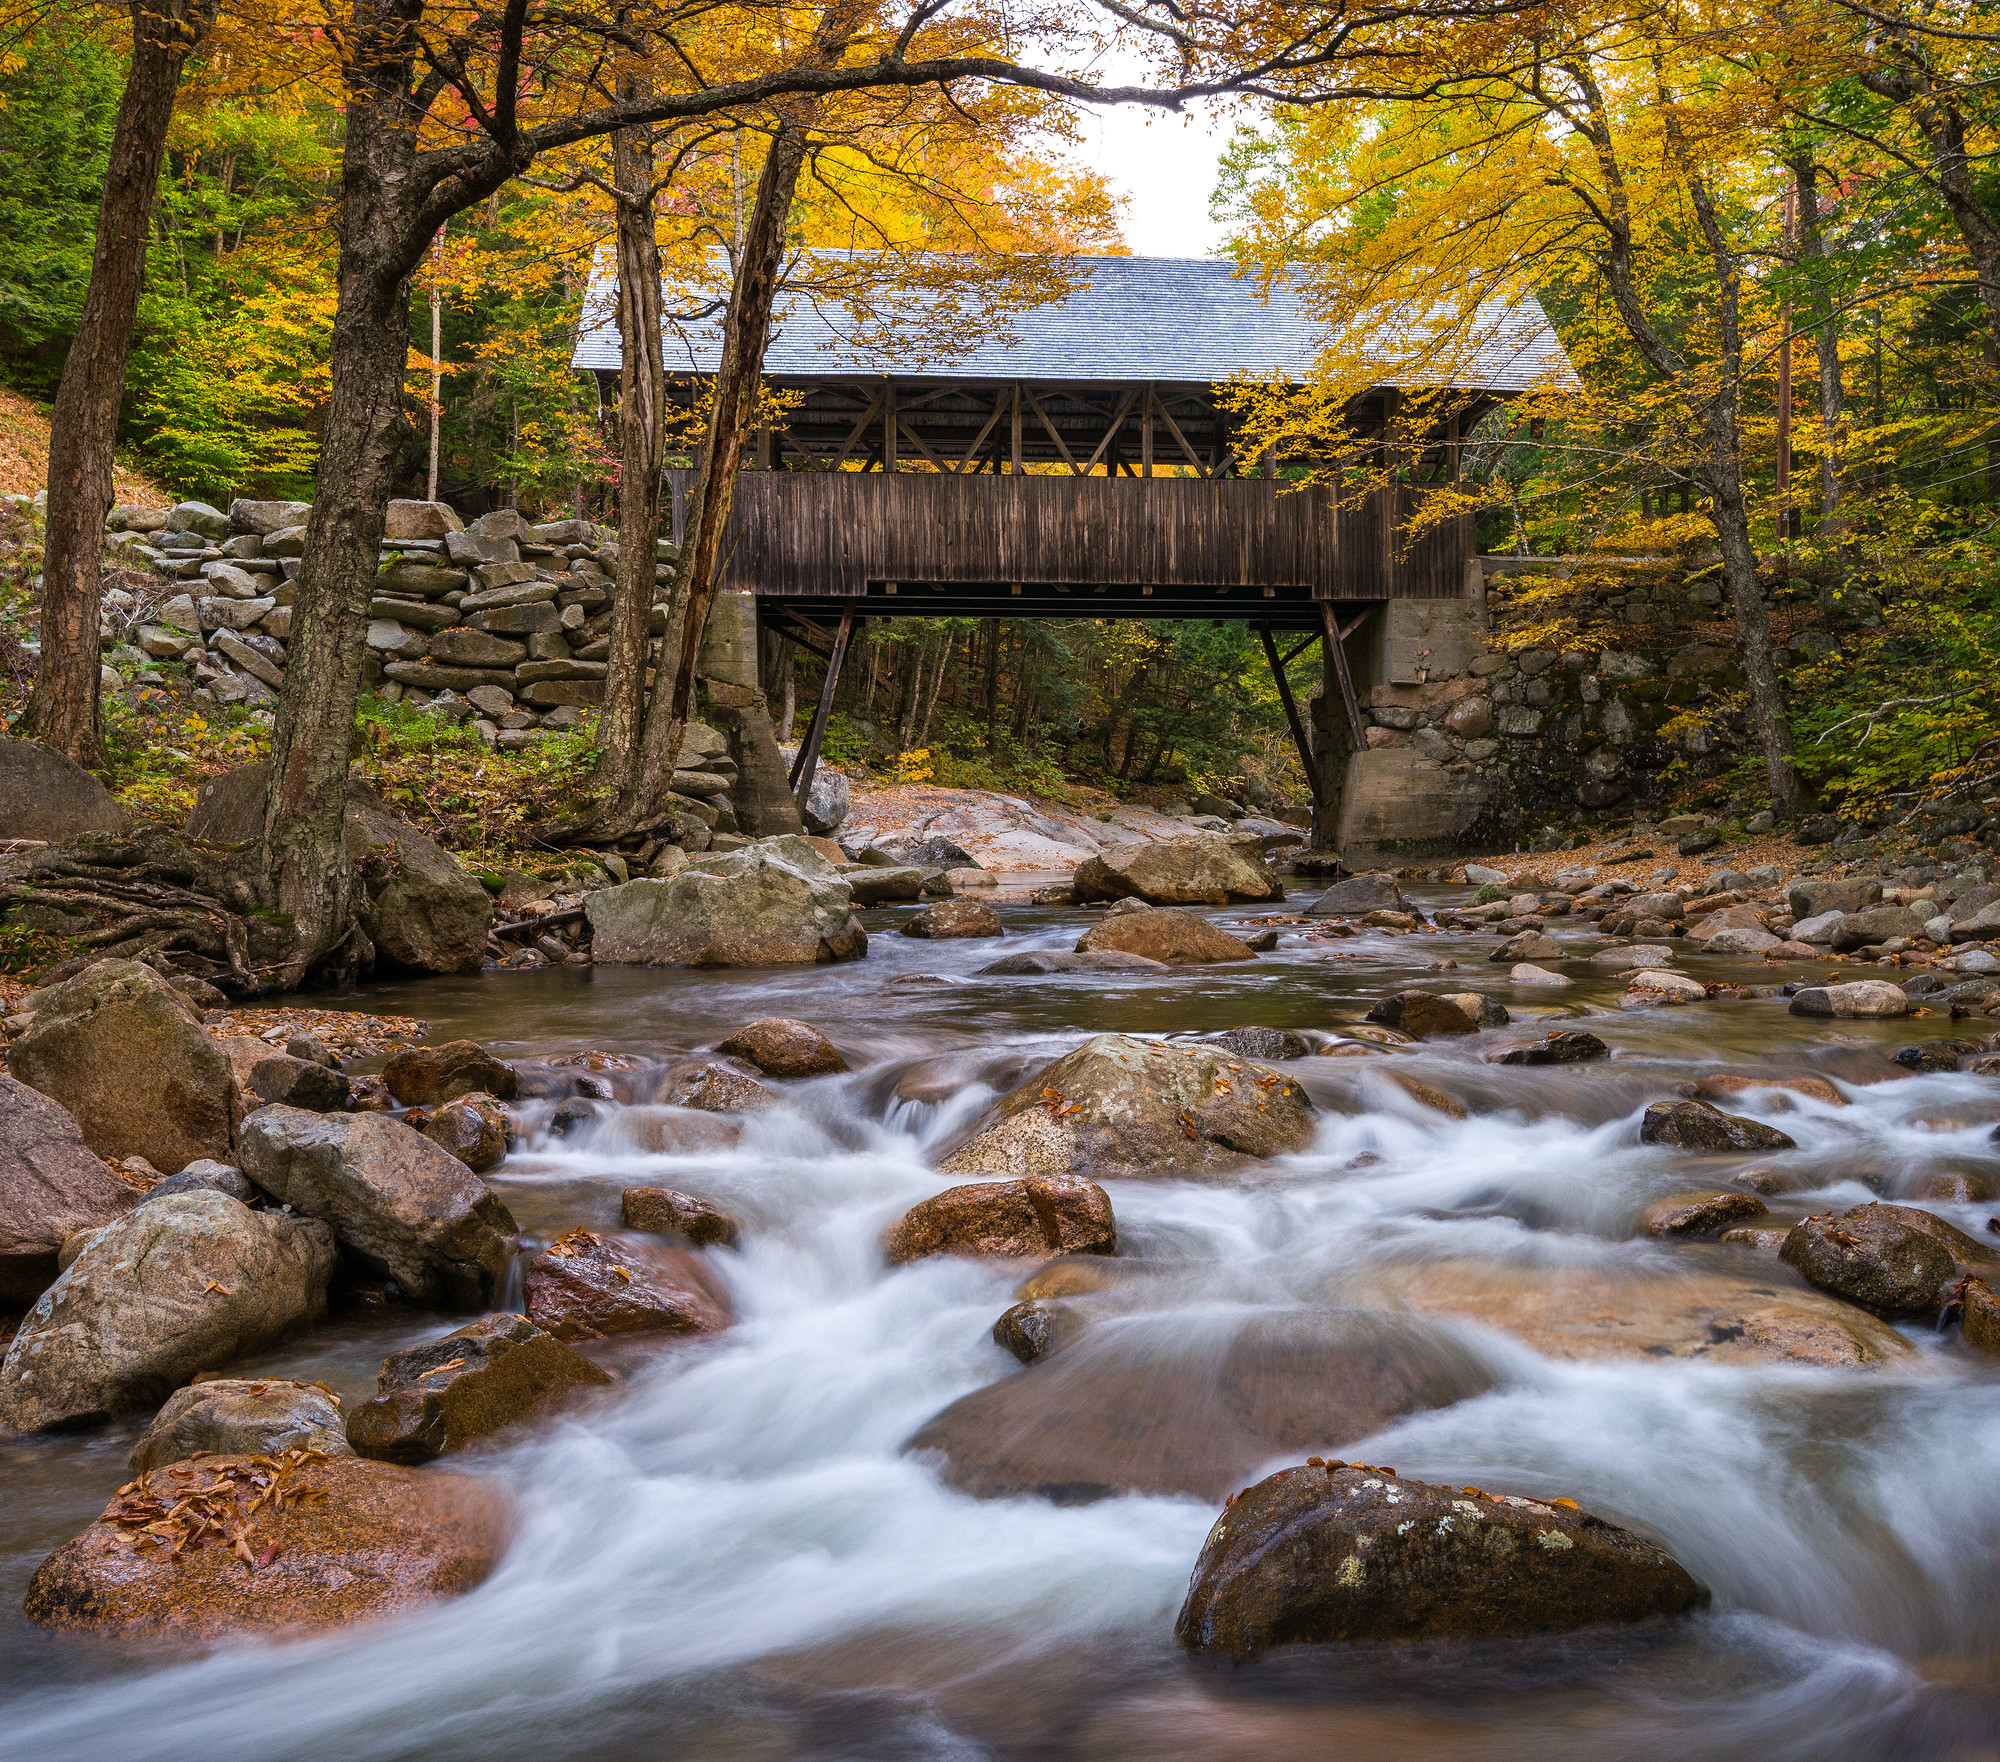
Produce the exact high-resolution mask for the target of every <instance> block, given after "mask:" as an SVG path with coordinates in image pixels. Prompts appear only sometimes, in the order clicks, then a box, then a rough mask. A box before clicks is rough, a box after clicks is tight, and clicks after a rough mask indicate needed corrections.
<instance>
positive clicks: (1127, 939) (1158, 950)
mask: <svg viewBox="0 0 2000 1762" xmlns="http://www.w3.org/2000/svg"><path fill="white" fill-rule="evenodd" d="M1076 952H1077V953H1078V954H1101V953H1105V952H1116V953H1119V954H1139V955H1144V956H1145V957H1146V958H1147V959H1148V960H1153V961H1164V962H1166V963H1167V964H1168V965H1170V966H1176V967H1181V966H1195V965H1199V964H1202V963H1204V962H1208V961H1247V960H1254V959H1255V958H1256V951H1255V950H1254V949H1252V948H1251V947H1250V945H1249V944H1248V943H1247V942H1245V941H1244V940H1243V939H1242V938H1241V937H1240V936H1232V935H1230V933H1229V932H1228V931H1227V930H1224V929H1222V928H1220V927H1219V926H1217V925H1215V924H1211V923H1210V922H1209V921H1208V920H1207V919H1206V918H1203V917H1198V916H1197V915H1196V914H1195V913H1193V912H1181V911H1172V910H1161V911H1146V912H1121V913H1117V914H1114V915H1112V916H1110V917H1107V918H1106V919H1105V920H1104V921H1103V923H1101V924H1093V925H1092V926H1091V927H1090V928H1089V929H1088V930H1086V931H1085V932H1084V934H1083V935H1082V936H1081V937H1079V938H1078V939H1077V944H1076Z"/></svg>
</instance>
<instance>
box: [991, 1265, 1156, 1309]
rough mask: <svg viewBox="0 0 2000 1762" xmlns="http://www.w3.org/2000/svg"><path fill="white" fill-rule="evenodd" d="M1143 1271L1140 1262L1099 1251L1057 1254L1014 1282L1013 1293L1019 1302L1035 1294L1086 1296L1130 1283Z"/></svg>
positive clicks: (1045, 1295) (1035, 1296) (1139, 1276)
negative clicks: (1114, 1257) (1116, 1257)
mask: <svg viewBox="0 0 2000 1762" xmlns="http://www.w3.org/2000/svg"><path fill="white" fill-rule="evenodd" d="M1145 1272H1146V1268H1145V1266H1144V1265H1143V1264H1142V1263H1141V1262H1139V1261H1134V1260H1112V1259H1109V1258H1107V1257H1106V1256H1104V1255H1101V1254H1059V1255H1057V1256H1056V1258H1055V1259H1054V1260H1052V1261H1050V1262H1048V1263H1047V1265H1045V1266H1040V1267H1037V1268H1036V1269H1035V1270H1034V1271H1033V1272H1032V1273H1030V1274H1029V1275H1028V1276H1027V1277H1026V1278H1025V1279H1023V1280H1022V1281H1021V1282H1020V1284H1018V1285H1016V1286H1015V1287H1014V1295H1015V1297H1016V1298H1017V1299H1019V1300H1020V1301H1022V1302H1026V1301H1027V1300H1029V1299H1030V1298H1038V1297H1089V1296H1092V1295H1094V1294H1095V1293H1097V1292H1099V1291H1115V1290H1117V1289H1118V1288H1119V1287H1120V1286H1121V1285H1129V1284H1130V1283H1131V1282H1132V1281H1133V1280H1134V1279H1138V1278H1142V1277H1144V1276H1145Z"/></svg>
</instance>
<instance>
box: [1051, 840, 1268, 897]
mask: <svg viewBox="0 0 2000 1762" xmlns="http://www.w3.org/2000/svg"><path fill="white" fill-rule="evenodd" d="M1070 886H1071V889H1072V891H1073V892H1074V893H1075V895H1076V897H1077V898H1078V899H1079V900H1084V901H1088V900H1094V899H1132V898H1135V899H1143V900H1145V901H1146V902H1147V903H1148V904H1150V905H1238V904H1244V903H1248V902H1250V901H1254V900H1265V899H1283V898H1284V896H1285V884H1284V883H1283V882H1282V881H1280V880H1277V879H1276V878H1275V877H1273V876H1272V874H1271V873H1270V871H1269V870H1268V869H1266V868H1265V867H1264V861H1263V851H1262V845H1261V843H1260V841H1259V840H1258V839H1257V838H1256V837H1254V836H1236V837H1232V836H1230V835H1229V834H1227V833H1219V832H1198V833H1194V834H1192V835H1190V836H1188V837H1186V838H1176V839H1172V840H1170V841H1168V842H1165V843H1160V844H1154V843H1146V844H1130V845H1122V846H1118V847H1116V848H1114V849H1112V850H1106V851H1100V852H1099V853H1098V854H1097V855H1096V856H1094V857H1089V858H1086V859H1085V860H1084V861H1083V862H1081V863H1079V864H1077V867H1076V874H1075V875H1074V877H1073V878H1072V879H1071V882H1070Z"/></svg>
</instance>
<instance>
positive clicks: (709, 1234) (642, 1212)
mask: <svg viewBox="0 0 2000 1762" xmlns="http://www.w3.org/2000/svg"><path fill="white" fill-rule="evenodd" d="M621 1204H622V1209H623V1212H624V1217H625V1222H626V1223H627V1224H628V1225H630V1226H631V1228H633V1229H635V1230H645V1231H647V1232H649V1233H650V1234H653V1235H656V1236H665V1235H676V1236H685V1237H686V1238H687V1239H688V1240H689V1241H690V1242H692V1243H693V1244H694V1245H695V1246H696V1247H697V1248H709V1247H716V1246H720V1247H724V1248H734V1247H735V1246H736V1237H737V1225H736V1220H735V1219H734V1218H733V1217H731V1216H730V1215H729V1214H728V1213H727V1212H726V1211H724V1210H723V1209H722V1208H721V1207H720V1206H716V1205H711V1204H710V1203H709V1202H708V1201H707V1200H706V1199H697V1198H695V1197H694V1195H693V1194H691V1193H677V1192H675V1191H674V1190H673V1189H672V1188H671V1187H627V1188H626V1189H625V1193H624V1198H623V1200H622V1202H621Z"/></svg>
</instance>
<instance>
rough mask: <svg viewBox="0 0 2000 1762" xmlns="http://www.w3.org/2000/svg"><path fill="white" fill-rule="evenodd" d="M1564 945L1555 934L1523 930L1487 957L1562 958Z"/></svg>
mask: <svg viewBox="0 0 2000 1762" xmlns="http://www.w3.org/2000/svg"><path fill="white" fill-rule="evenodd" d="M1562 953H1563V946H1562V944H1561V943H1560V942H1558V941H1557V940H1556V939H1555V938H1554V937H1553V936H1544V935H1543V934H1542V933H1541V931H1539V930H1523V931H1522V932H1521V933H1520V935H1518V936H1510V937H1508V938H1507V940H1506V941H1505V942H1503V943H1501V944H1500V946H1499V947H1498V948H1496V949H1495V950H1494V951H1493V952H1492V953H1491V954H1489V955H1488V956H1487V957H1486V958H1487V959H1488V960H1489V961H1506V962H1509V963H1510V964H1511V963H1512V962H1515V961H1553V960H1560V959H1561V958H1562Z"/></svg>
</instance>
